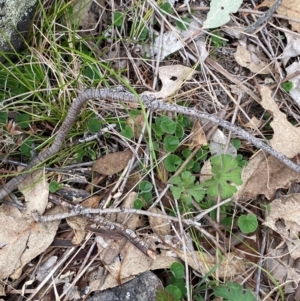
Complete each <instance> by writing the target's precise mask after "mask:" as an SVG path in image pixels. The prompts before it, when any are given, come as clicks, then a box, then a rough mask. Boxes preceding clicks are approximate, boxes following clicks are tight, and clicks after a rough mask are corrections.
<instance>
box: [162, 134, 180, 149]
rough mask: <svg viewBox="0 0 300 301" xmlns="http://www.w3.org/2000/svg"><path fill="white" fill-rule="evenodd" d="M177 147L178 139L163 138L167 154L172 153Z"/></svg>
mask: <svg viewBox="0 0 300 301" xmlns="http://www.w3.org/2000/svg"><path fill="white" fill-rule="evenodd" d="M178 145H179V139H178V138H177V137H175V136H170V135H168V136H166V137H165V138H164V149H165V151H167V152H170V153H172V152H174V150H175V149H176V148H177V147H178Z"/></svg>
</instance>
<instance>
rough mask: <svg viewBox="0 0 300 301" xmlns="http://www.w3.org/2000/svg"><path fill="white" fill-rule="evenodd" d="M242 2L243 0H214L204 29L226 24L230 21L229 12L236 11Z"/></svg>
mask: <svg viewBox="0 0 300 301" xmlns="http://www.w3.org/2000/svg"><path fill="white" fill-rule="evenodd" d="M242 3H243V0H212V1H211V2H210V11H209V12H208V14H207V19H206V21H205V22H204V24H203V29H204V28H216V27H220V26H222V25H224V24H226V23H227V22H229V21H230V15H229V14H231V13H236V12H237V11H238V9H239V8H240V6H241V5H242Z"/></svg>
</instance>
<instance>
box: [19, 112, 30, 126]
mask: <svg viewBox="0 0 300 301" xmlns="http://www.w3.org/2000/svg"><path fill="white" fill-rule="evenodd" d="M16 122H17V123H18V124H19V126H20V127H21V128H22V129H27V128H28V127H29V123H30V116H29V115H28V114H26V113H20V114H18V115H17V117H16Z"/></svg>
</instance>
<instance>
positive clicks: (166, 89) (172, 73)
mask: <svg viewBox="0 0 300 301" xmlns="http://www.w3.org/2000/svg"><path fill="white" fill-rule="evenodd" d="M195 72H197V71H195V70H194V69H192V68H189V67H186V66H183V65H169V66H162V67H159V78H160V80H161V82H162V89H161V90H160V91H159V92H149V91H146V92H144V93H142V95H153V96H154V97H156V98H167V97H169V96H171V95H172V94H174V93H175V92H176V91H177V90H178V89H179V88H180V87H181V85H182V84H183V82H184V81H186V80H188V79H190V78H191V77H192V76H193V75H194V73H195Z"/></svg>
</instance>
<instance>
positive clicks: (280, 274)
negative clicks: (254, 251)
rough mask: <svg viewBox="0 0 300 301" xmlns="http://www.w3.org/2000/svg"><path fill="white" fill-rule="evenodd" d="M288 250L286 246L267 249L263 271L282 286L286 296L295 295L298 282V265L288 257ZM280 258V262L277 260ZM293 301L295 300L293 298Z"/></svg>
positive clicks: (299, 276) (299, 277)
mask: <svg viewBox="0 0 300 301" xmlns="http://www.w3.org/2000/svg"><path fill="white" fill-rule="evenodd" d="M288 253H289V250H288V249H287V247H286V245H282V244H281V246H279V245H278V246H276V248H275V249H272V248H268V256H266V257H265V260H264V269H266V271H268V272H269V273H270V275H272V276H273V277H274V278H275V279H276V280H277V281H278V282H279V283H286V284H285V285H284V292H285V293H286V294H293V293H295V290H296V287H295V285H294V284H295V283H299V282H300V274H299V272H298V271H299V264H298V263H297V262H295V261H294V260H291V258H290V256H288ZM277 258H280V260H277ZM295 300H297V299H296V298H295Z"/></svg>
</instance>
